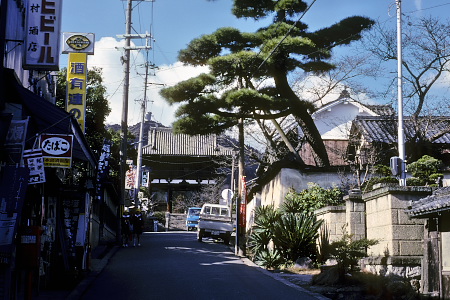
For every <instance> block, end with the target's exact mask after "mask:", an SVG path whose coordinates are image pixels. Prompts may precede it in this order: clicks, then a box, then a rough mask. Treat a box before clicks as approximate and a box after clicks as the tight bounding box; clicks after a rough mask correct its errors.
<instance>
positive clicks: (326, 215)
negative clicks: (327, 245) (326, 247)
mask: <svg viewBox="0 0 450 300" xmlns="http://www.w3.org/2000/svg"><path fill="white" fill-rule="evenodd" d="M314 213H315V214H316V216H317V219H319V220H323V221H324V223H325V224H326V228H327V230H328V233H329V239H330V242H334V241H337V240H339V239H340V238H341V237H342V234H343V232H345V230H346V227H347V226H346V211H345V206H327V207H324V208H322V209H319V210H316V211H315V212H314Z"/></svg>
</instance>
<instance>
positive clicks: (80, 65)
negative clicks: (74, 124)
mask: <svg viewBox="0 0 450 300" xmlns="http://www.w3.org/2000/svg"><path fill="white" fill-rule="evenodd" d="M86 79H87V54H86V53H69V65H68V67H67V89H66V90H67V98H66V103H67V105H66V107H67V111H68V112H69V113H71V114H72V115H74V117H75V119H77V121H78V123H79V124H80V126H81V129H82V130H83V132H84V129H85V115H86V83H87V80H86Z"/></svg>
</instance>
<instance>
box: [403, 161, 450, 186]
mask: <svg viewBox="0 0 450 300" xmlns="http://www.w3.org/2000/svg"><path fill="white" fill-rule="evenodd" d="M441 165H442V161H440V160H439V159H436V158H434V157H431V156H429V155H424V156H422V157H421V158H420V159H418V160H417V161H415V162H413V163H410V164H409V165H408V172H411V175H412V176H413V177H412V178H409V180H408V181H407V184H408V185H414V186H423V185H437V184H436V179H437V178H438V177H441V178H443V177H444V176H443V174H441V173H438V172H439V168H440V166H441Z"/></svg>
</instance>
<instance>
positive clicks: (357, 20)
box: [161, 0, 374, 165]
mask: <svg viewBox="0 0 450 300" xmlns="http://www.w3.org/2000/svg"><path fill="white" fill-rule="evenodd" d="M306 9H307V4H306V2H304V1H290V0H289V1H249V0H236V1H234V6H233V11H232V12H233V14H235V16H236V17H238V18H242V17H244V18H246V17H250V18H254V19H259V18H263V17H269V16H271V17H273V21H272V22H271V23H270V24H269V25H268V26H266V24H264V27H261V28H259V29H258V30H255V31H254V32H241V31H240V30H238V29H236V28H232V27H225V28H219V29H217V30H216V31H215V32H213V33H211V34H204V35H202V36H200V37H198V38H196V39H194V40H192V41H191V42H190V43H189V44H188V46H187V47H186V48H185V49H183V50H181V51H180V52H179V56H178V59H179V60H180V61H181V62H183V63H185V64H188V65H193V66H204V65H206V66H208V67H209V70H210V74H202V75H199V76H198V77H196V78H192V79H189V80H186V81H183V82H180V83H178V84H177V85H176V86H173V87H168V88H165V89H163V90H162V91H161V95H162V96H163V97H164V98H165V99H166V100H167V101H168V102H169V103H170V104H174V103H178V104H179V108H178V110H177V112H176V118H177V120H176V121H175V122H174V124H173V126H174V128H175V130H176V131H177V132H182V133H186V134H208V133H221V132H223V131H225V130H227V129H230V128H231V127H233V126H235V125H236V124H237V120H239V119H248V120H255V119H269V118H270V119H276V118H279V117H284V116H287V115H290V114H292V115H294V117H295V118H296V119H297V120H298V124H299V125H300V126H302V130H303V132H304V133H305V136H308V141H309V142H310V144H311V147H312V149H313V151H314V152H316V154H317V161H318V165H328V164H329V160H328V156H327V152H326V149H325V146H324V144H323V141H322V139H321V137H320V133H319V131H318V130H317V128H316V126H315V124H314V122H313V120H312V118H311V115H310V114H309V113H308V109H309V107H310V106H311V103H309V102H308V101H304V100H303V99H300V98H299V97H298V96H297V95H296V94H295V93H294V91H293V90H292V88H291V86H290V85H289V81H288V76H289V74H290V73H291V72H293V71H298V70H303V71H305V72H317V73H320V72H325V71H328V70H330V69H333V68H334V65H333V64H331V63H330V62H328V60H329V59H330V58H331V54H332V49H333V48H334V47H337V46H339V45H341V44H348V43H350V42H351V41H354V40H358V39H360V38H361V35H360V34H361V32H362V31H365V30H368V29H369V28H370V27H371V26H372V25H373V24H374V21H372V20H370V19H367V18H363V17H358V16H355V17H350V18H346V19H344V20H342V21H341V22H338V23H336V24H333V25H331V26H330V27H328V28H324V29H321V30H318V31H315V32H309V31H308V26H307V25H306V24H304V23H302V22H299V21H298V18H299V17H300V16H301V15H302V14H303V13H304V12H305V10H306ZM262 78H264V79H269V80H272V82H274V85H273V86H271V88H266V87H261V88H260V87H259V86H260V84H258V82H259V81H260V80H261V79H262ZM263 86H267V85H263ZM274 91H276V93H274ZM269 136H270V135H266V137H267V138H269Z"/></svg>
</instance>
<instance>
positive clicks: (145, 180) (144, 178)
mask: <svg viewBox="0 0 450 300" xmlns="http://www.w3.org/2000/svg"><path fill="white" fill-rule="evenodd" d="M141 174H142V184H141V185H142V186H144V187H148V178H149V177H150V172H149V171H142V173H141Z"/></svg>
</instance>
